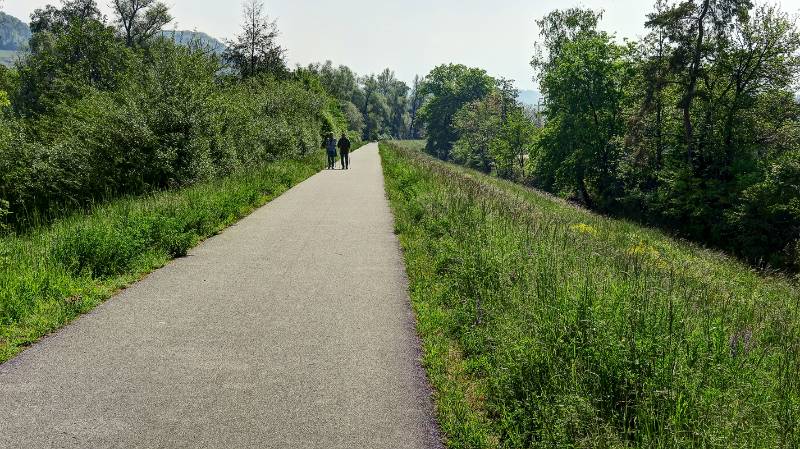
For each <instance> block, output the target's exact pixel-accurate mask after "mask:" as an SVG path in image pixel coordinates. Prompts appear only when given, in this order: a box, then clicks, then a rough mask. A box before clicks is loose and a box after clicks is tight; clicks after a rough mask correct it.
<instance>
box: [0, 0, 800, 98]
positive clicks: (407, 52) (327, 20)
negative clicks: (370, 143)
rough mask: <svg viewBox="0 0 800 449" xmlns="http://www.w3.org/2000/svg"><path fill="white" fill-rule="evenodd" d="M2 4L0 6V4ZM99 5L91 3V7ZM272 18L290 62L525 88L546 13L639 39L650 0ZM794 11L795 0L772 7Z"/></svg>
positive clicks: (186, 18) (305, 3)
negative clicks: (466, 75)
mask: <svg viewBox="0 0 800 449" xmlns="http://www.w3.org/2000/svg"><path fill="white" fill-rule="evenodd" d="M54 1H56V0H49V1H48V0H5V2H4V3H5V8H4V9H5V11H6V12H7V13H9V14H11V15H14V16H17V17H19V18H23V19H25V18H27V17H29V16H30V13H31V12H32V11H33V10H34V9H35V8H38V7H41V6H43V5H46V4H48V3H53V2H54ZM0 2H2V0H0ZM107 2H109V0H100V1H99V3H100V4H104V3H107ZM166 3H167V4H168V5H169V6H170V7H171V8H172V13H173V15H174V16H175V18H176V21H175V23H174V24H173V26H177V27H178V28H180V29H197V30H199V31H205V32H207V33H209V34H211V35H213V36H215V37H217V38H220V39H224V38H229V37H231V36H233V35H234V34H235V33H236V32H237V30H238V28H239V22H240V20H241V2H240V1H238V0H234V1H231V0H225V1H222V0H166ZM265 3H266V7H267V11H268V13H269V14H270V16H272V17H273V18H275V19H277V20H278V26H279V28H280V30H281V33H282V35H281V43H282V45H283V46H284V47H286V48H287V49H288V50H289V53H288V57H289V60H290V62H291V64H295V63H300V64H307V63H309V62H316V61H324V60H326V59H331V60H332V61H334V63H336V64H346V65H348V66H350V67H351V68H353V69H354V70H355V71H356V72H358V73H360V74H363V73H370V72H377V71H380V70H382V69H383V68H385V67H391V68H392V69H393V70H395V71H396V72H397V75H398V77H399V78H401V79H403V80H406V81H410V80H411V79H413V77H414V75H415V74H420V75H425V74H427V73H428V71H430V69H431V68H433V67H434V66H436V65H437V64H441V63H447V62H459V63H463V64H467V65H470V66H477V67H482V68H484V69H486V70H488V71H489V73H490V74H492V75H496V76H505V77H507V78H511V79H515V80H517V84H518V86H519V87H520V88H523V89H528V88H533V87H534V84H533V81H531V76H532V71H531V68H530V66H529V61H530V59H531V55H532V53H533V44H534V42H536V38H537V34H538V30H537V28H536V25H535V23H534V20H535V19H537V18H539V17H541V16H543V15H544V14H546V13H547V12H549V11H550V10H552V9H556V8H565V7H569V6H573V5H582V6H586V7H590V8H594V9H603V10H605V18H604V20H603V25H602V26H603V28H604V29H606V30H609V31H613V32H615V33H616V34H617V36H619V37H636V36H638V35H641V34H642V33H643V30H644V27H643V23H644V21H645V15H646V14H647V13H648V12H649V11H650V10H651V5H652V4H653V3H654V0H575V1H570V0H568V1H563V0H561V1H557V0H403V1H396V0H392V1H383V2H378V1H375V0H336V1H330V0H328V1H325V0H266V1H265ZM777 3H779V4H780V5H781V6H782V7H783V9H784V10H785V11H787V12H790V13H792V14H793V15H797V13H798V12H800V0H779V1H777Z"/></svg>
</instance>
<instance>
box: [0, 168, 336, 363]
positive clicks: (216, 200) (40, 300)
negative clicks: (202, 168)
mask: <svg viewBox="0 0 800 449" xmlns="http://www.w3.org/2000/svg"><path fill="white" fill-rule="evenodd" d="M324 166H325V156H324V155H323V154H322V153H321V152H317V153H315V154H314V155H311V156H308V157H306V158H304V159H301V160H285V161H279V162H273V163H270V164H266V165H264V166H261V167H257V168H253V169H249V170H246V171H242V172H239V173H236V174H234V175H232V176H230V177H227V178H225V179H219V180H216V181H212V182H207V183H203V184H199V185H196V186H193V187H188V188H185V189H181V190H175V191H168V192H159V193H155V194H152V195H149V196H146V197H137V198H127V199H120V200H117V201H113V202H110V203H107V204H103V205H98V206H97V207H94V208H92V209H91V210H90V211H88V212H86V213H80V214H75V215H73V216H71V217H68V218H64V219H61V220H57V221H56V222H54V223H53V224H52V225H48V226H45V227H40V228H37V229H33V230H31V231H29V232H26V233H25V234H22V235H18V236H8V237H2V238H0V363H2V362H4V361H7V360H9V359H10V358H12V357H13V356H14V355H16V354H17V353H19V352H20V351H21V350H22V349H24V348H25V347H26V346H28V345H30V344H32V343H33V342H35V341H37V340H38V339H39V338H41V337H42V336H43V335H46V334H47V333H49V332H52V331H53V330H56V329H58V328H60V327H61V326H63V325H65V324H67V323H69V322H70V321H71V320H73V319H74V318H75V317H77V316H78V315H80V314H82V313H86V312H88V311H90V310H91V309H93V308H94V307H95V306H97V305H98V304H100V303H102V302H103V301H105V300H106V299H108V298H109V297H110V296H112V295H113V294H114V293H115V292H116V291H118V290H119V289H121V288H124V287H125V286H127V285H129V284H131V283H133V282H135V281H137V280H139V279H141V277H142V276H144V275H145V274H147V273H149V272H151V271H153V270H154V269H156V268H159V267H161V266H163V265H164V264H165V263H167V262H168V261H169V260H171V259H172V258H175V257H180V256H183V255H185V254H186V252H187V251H188V250H189V249H190V248H192V247H194V246H195V245H197V243H198V242H200V241H201V240H203V239H205V238H207V237H209V236H212V235H214V234H216V233H218V232H220V231H221V230H223V229H225V228H226V227H228V226H229V225H231V224H233V223H234V222H236V221H238V220H239V219H241V218H243V217H245V216H247V215H248V214H250V213H251V212H252V211H253V210H254V209H256V208H258V207H259V206H262V205H264V204H265V203H267V202H268V201H270V200H271V199H273V198H275V197H277V196H279V195H280V194H281V193H283V192H285V191H286V190H288V189H289V188H290V187H291V186H293V185H295V184H297V183H298V182H300V181H303V180H304V179H306V178H308V177H310V176H311V175H313V174H315V173H317V172H319V171H320V170H321V169H322V168H323V167H324Z"/></svg>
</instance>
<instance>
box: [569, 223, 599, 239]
mask: <svg viewBox="0 0 800 449" xmlns="http://www.w3.org/2000/svg"><path fill="white" fill-rule="evenodd" d="M569 228H570V229H571V230H572V231H573V232H576V233H578V234H583V235H588V236H590V237H597V229H595V228H593V227H591V226H589V225H587V224H584V223H578V224H575V225H572V226H570V227H569Z"/></svg>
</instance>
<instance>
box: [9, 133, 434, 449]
mask: <svg viewBox="0 0 800 449" xmlns="http://www.w3.org/2000/svg"><path fill="white" fill-rule="evenodd" d="M351 158H352V168H351V170H348V171H343V170H336V171H325V172H322V173H320V174H318V175H316V176H314V177H312V178H310V179H308V180H307V181H305V182H304V183H302V184H300V185H298V186H297V187H295V188H294V189H292V190H290V191H289V192H287V193H285V194H284V195H282V196H281V197H279V198H277V199H275V200H274V201H272V202H271V203H270V204H268V205H267V206H265V207H263V208H261V209H259V210H258V211H256V212H255V213H254V214H252V215H251V216H249V217H247V218H245V219H244V220H242V221H241V222H239V223H238V224H237V225H235V226H233V227H231V228H230V229H228V230H226V231H225V232H223V233H222V234H220V235H218V236H216V237H214V238H212V239H210V240H208V241H206V242H204V243H203V244H202V245H200V246H199V247H198V248H196V249H195V250H193V251H191V252H190V254H189V256H188V257H185V258H182V259H179V260H176V261H174V262H172V263H170V264H169V265H168V266H166V267H164V268H162V269H160V270H158V271H156V272H154V273H153V274H151V275H150V276H148V277H147V278H146V279H144V280H143V281H141V282H139V283H137V284H135V285H133V286H132V287H130V288H129V289H127V290H125V291H124V292H122V293H120V294H119V295H117V296H116V297H114V298H112V299H111V300H109V301H108V302H106V303H105V304H103V305H101V306H99V307H98V308H97V309H95V310H94V311H93V312H92V313H90V314H88V315H85V316H83V317H81V318H79V319H77V320H76V321H75V322H73V323H72V324H71V325H69V326H67V327H65V328H64V329H62V330H61V331H59V332H57V333H55V334H53V335H51V336H49V337H47V338H45V339H44V340H42V341H41V342H40V343H38V344H36V345H34V346H32V347H31V348H29V349H28V350H27V351H25V352H24V353H22V354H21V355H19V356H18V357H17V358H15V359H13V360H12V361H10V362H8V363H6V364H3V365H0V447H3V448H72V447H76V448H78V447H80V448H111V447H115V448H116V447H118V448H157V447H162V448H326V449H329V448H437V447H441V445H440V438H439V434H438V430H437V427H436V424H435V422H434V418H433V411H432V404H431V398H430V389H429V387H428V383H427V381H426V378H425V373H424V371H423V369H422V368H421V366H420V363H419V359H420V350H419V342H418V340H417V337H416V332H415V327H414V326H415V323H414V317H413V314H412V311H411V307H410V304H409V298H408V293H407V286H408V285H407V279H406V276H405V269H404V266H403V261H402V257H401V252H400V249H399V246H398V242H397V239H396V237H395V235H394V233H393V218H392V215H391V212H390V209H389V205H388V202H387V200H386V197H385V191H384V186H383V174H382V171H381V166H380V156H379V155H378V149H377V145H375V144H371V145H369V146H367V147H365V148H362V149H361V150H358V151H357V152H355V153H353V155H352V156H351Z"/></svg>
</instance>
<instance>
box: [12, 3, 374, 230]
mask: <svg viewBox="0 0 800 449" xmlns="http://www.w3.org/2000/svg"><path fill="white" fill-rule="evenodd" d="M113 8H114V14H113V17H112V19H111V21H109V20H107V19H106V18H105V17H104V16H103V15H102V14H101V12H100V10H99V8H98V5H97V3H96V1H95V0H69V1H63V2H62V4H61V5H59V6H47V7H46V8H43V9H38V10H36V12H34V13H33V15H32V17H31V30H32V32H33V35H32V37H31V39H30V43H29V48H30V51H29V53H28V54H26V55H25V56H24V57H23V58H22V59H21V61H20V62H19V63H18V64H17V65H16V66H15V67H14V68H12V69H5V68H1V67H0V227H2V226H6V227H12V228H16V229H24V228H25V227H27V226H31V225H34V224H36V223H38V222H42V221H47V220H49V219H50V218H52V217H54V216H59V215H62V214H63V213H65V212H69V211H71V210H74V209H76V208H82V207H86V206H88V205H90V204H92V203H96V202H98V201H103V200H106V199H109V198H113V197H118V196H121V195H135V194H141V193H145V192H149V191H152V190H158V189H166V188H172V187H180V186H184V185H189V184H193V183H196V182H199V181H203V180H207V179H210V178H213V177H218V176H224V175H227V174H229V173H232V172H234V171H236V170H238V169H240V168H243V167H250V166H253V165H256V164H260V163H264V162H269V161H273V160H277V159H283V158H293V157H298V156H301V155H303V154H306V153H309V152H311V151H314V150H316V149H318V148H319V147H320V143H321V135H322V134H324V133H326V132H329V131H334V132H341V131H347V129H348V128H347V126H348V124H347V119H346V118H345V115H344V114H343V113H342V111H341V109H340V107H339V103H338V101H337V100H336V99H334V98H332V97H331V96H330V95H328V94H327V93H326V91H325V89H324V88H323V86H322V84H321V83H320V81H319V79H318V78H316V77H313V76H310V74H309V73H307V72H306V71H293V70H290V69H289V68H287V66H286V61H285V57H284V50H283V48H281V47H280V45H278V43H277V36H278V30H277V27H276V25H275V22H272V21H270V20H269V19H268V17H267V15H266V14H265V12H264V9H263V5H262V4H261V3H260V2H259V1H256V0H251V1H249V2H247V3H246V5H245V11H246V15H247V17H245V20H244V25H243V28H242V31H241V33H240V34H239V35H238V36H236V37H235V38H234V39H233V40H231V41H229V42H227V43H226V45H227V49H226V50H225V52H224V54H217V53H215V52H214V51H212V50H213V49H211V48H207V47H206V46H204V45H203V44H202V43H201V42H199V41H197V42H190V43H189V44H188V45H178V44H176V43H175V42H174V41H173V39H171V38H169V36H166V37H165V34H164V33H163V32H162V31H161V30H162V28H163V27H164V26H165V25H166V24H168V23H169V22H171V21H172V17H171V15H170V13H169V9H168V8H167V7H166V5H165V4H163V3H160V2H156V1H154V0H144V1H142V0H137V1H125V0H120V1H116V2H114V4H113ZM355 137H358V136H355Z"/></svg>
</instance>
